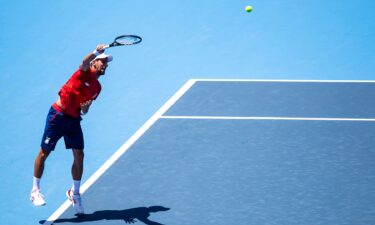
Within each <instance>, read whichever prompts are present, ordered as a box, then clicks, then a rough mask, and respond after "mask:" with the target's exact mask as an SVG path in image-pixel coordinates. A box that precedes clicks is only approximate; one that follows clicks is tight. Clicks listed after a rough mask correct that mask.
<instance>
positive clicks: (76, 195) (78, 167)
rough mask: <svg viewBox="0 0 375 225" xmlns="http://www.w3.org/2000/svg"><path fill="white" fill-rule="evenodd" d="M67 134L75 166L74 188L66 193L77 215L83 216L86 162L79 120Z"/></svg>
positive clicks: (75, 121) (66, 138) (68, 146)
mask: <svg viewBox="0 0 375 225" xmlns="http://www.w3.org/2000/svg"><path fill="white" fill-rule="evenodd" d="M69 127H70V130H69V133H67V134H66V135H65V136H64V140H65V145H66V148H71V149H72V152H73V158H74V159H73V164H72V171H71V172H72V178H73V187H72V188H71V189H69V190H68V191H67V192H66V195H67V197H68V198H69V199H70V200H71V201H72V203H73V206H74V208H75V210H76V212H77V214H83V213H84V210H83V205H82V200H81V195H80V192H79V189H80V185H81V179H82V174H83V161H84V157H85V154H84V151H83V148H84V142H83V133H82V129H81V125H80V121H79V120H73V121H72V124H71V126H69Z"/></svg>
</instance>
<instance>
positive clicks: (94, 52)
mask: <svg viewBox="0 0 375 225" xmlns="http://www.w3.org/2000/svg"><path fill="white" fill-rule="evenodd" d="M92 54H94V55H95V56H98V55H100V53H99V52H98V51H96V49H95V50H94V51H93V52H92Z"/></svg>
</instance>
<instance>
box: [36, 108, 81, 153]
mask: <svg viewBox="0 0 375 225" xmlns="http://www.w3.org/2000/svg"><path fill="white" fill-rule="evenodd" d="M81 120H82V119H81V118H74V117H71V116H67V115H64V114H63V113H61V112H59V111H57V110H55V109H54V108H53V107H51V109H50V110H49V112H48V115H47V120H46V127H45V128H44V134H43V138H42V143H41V147H42V149H43V150H44V151H52V150H54V149H55V146H56V143H57V141H58V140H60V138H61V137H64V141H65V147H66V148H67V149H70V148H72V149H83V148H84V143H83V133H82V128H81Z"/></svg>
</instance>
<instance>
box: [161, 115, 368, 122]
mask: <svg viewBox="0 0 375 225" xmlns="http://www.w3.org/2000/svg"><path fill="white" fill-rule="evenodd" d="M160 119H195V120H306V121H363V122H375V119H372V118H319V117H316V118H309V117H256V116H250V117H246V116H244V117H231V116H161V117H160Z"/></svg>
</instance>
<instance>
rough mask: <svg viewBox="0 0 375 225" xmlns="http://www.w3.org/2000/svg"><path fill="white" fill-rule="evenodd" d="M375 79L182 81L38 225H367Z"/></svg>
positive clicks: (374, 175)
mask: <svg viewBox="0 0 375 225" xmlns="http://www.w3.org/2000/svg"><path fill="white" fill-rule="evenodd" d="M374 99H375V82H373V81H275V80H263V81H261V80H189V81H188V82H187V83H186V84H185V85H184V86H183V87H182V88H181V89H180V90H179V91H178V92H177V93H176V94H175V95H174V96H173V97H171V99H170V100H169V101H168V102H167V103H166V104H165V105H164V106H162V107H161V108H160V110H159V111H157V112H156V113H155V114H154V116H152V117H151V118H150V119H149V120H148V121H147V122H146V123H145V124H144V125H143V126H142V127H141V128H140V129H139V130H138V131H137V132H136V133H135V134H134V135H133V136H132V137H131V138H130V139H129V140H128V141H127V142H126V143H125V144H124V145H123V146H122V147H121V148H120V149H119V150H118V151H117V152H116V153H115V154H114V155H113V156H112V157H111V158H110V159H109V160H108V161H107V162H106V163H105V164H104V165H103V166H102V167H101V168H100V169H99V170H98V171H97V172H96V173H95V174H94V175H93V176H92V177H91V178H89V179H88V180H87V181H86V183H85V184H84V185H83V187H82V191H83V192H84V193H83V200H84V205H85V211H86V215H85V217H82V218H77V217H76V216H75V215H74V210H73V208H72V207H71V206H70V204H69V202H65V203H64V204H63V205H62V206H61V207H60V208H59V209H57V211H56V212H55V213H54V214H53V215H51V217H50V218H45V220H41V221H40V223H44V224H51V223H52V222H53V223H54V224H65V225H68V224H92V225H99V224H106V225H110V224H125V222H128V223H131V222H135V224H179V225H191V224H205V225H208V224H212V225H229V224H236V225H319V224H327V225H328V224H329V225H333V224H334V225H344V224H347V225H360V224H366V225H370V224H375V207H374V202H375V189H374V185H375V164H374V158H375V142H374V140H375V132H374V130H375V107H374V105H373V102H374Z"/></svg>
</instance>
